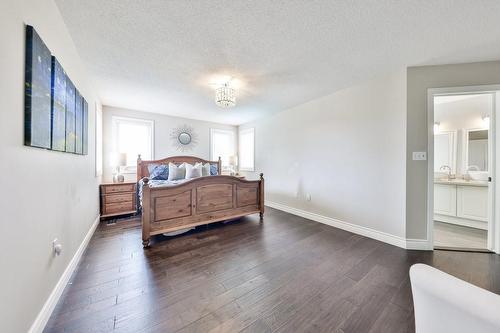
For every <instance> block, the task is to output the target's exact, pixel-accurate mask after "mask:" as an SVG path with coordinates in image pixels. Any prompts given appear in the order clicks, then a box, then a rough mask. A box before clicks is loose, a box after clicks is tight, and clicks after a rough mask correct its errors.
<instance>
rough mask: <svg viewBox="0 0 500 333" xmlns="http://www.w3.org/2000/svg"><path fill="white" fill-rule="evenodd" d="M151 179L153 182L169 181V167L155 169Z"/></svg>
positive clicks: (160, 166) (162, 165)
mask: <svg viewBox="0 0 500 333" xmlns="http://www.w3.org/2000/svg"><path fill="white" fill-rule="evenodd" d="M149 178H151V179H153V180H167V179H168V165H165V164H160V165H157V166H155V167H154V168H153V170H152V171H151V172H150V173H149Z"/></svg>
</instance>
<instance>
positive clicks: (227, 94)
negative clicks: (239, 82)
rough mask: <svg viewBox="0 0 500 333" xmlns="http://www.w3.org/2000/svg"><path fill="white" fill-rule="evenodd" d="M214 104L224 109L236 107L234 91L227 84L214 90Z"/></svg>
mask: <svg viewBox="0 0 500 333" xmlns="http://www.w3.org/2000/svg"><path fill="white" fill-rule="evenodd" d="M215 104H217V105H218V106H220V107H221V108H224V109H227V108H232V107H233V106H235V105H236V90H235V89H234V88H232V87H230V86H229V82H226V83H224V84H223V85H222V86H220V87H218V88H216V89H215Z"/></svg>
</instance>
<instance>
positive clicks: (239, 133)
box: [238, 127, 255, 172]
mask: <svg viewBox="0 0 500 333" xmlns="http://www.w3.org/2000/svg"><path fill="white" fill-rule="evenodd" d="M247 133H252V136H253V151H252V155H253V158H252V160H253V164H252V166H251V167H244V166H242V165H241V163H239V169H240V170H241V171H252V172H253V171H255V127H249V128H245V129H242V130H239V131H238V153H239V157H240V160H241V152H242V149H241V142H242V140H241V136H242V135H243V134H247Z"/></svg>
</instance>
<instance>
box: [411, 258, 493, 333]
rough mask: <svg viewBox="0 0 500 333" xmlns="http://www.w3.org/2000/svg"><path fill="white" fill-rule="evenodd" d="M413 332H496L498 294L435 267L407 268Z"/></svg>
mask: <svg viewBox="0 0 500 333" xmlns="http://www.w3.org/2000/svg"><path fill="white" fill-rule="evenodd" d="M410 280H411V290H412V294H413V304H414V308H415V327H416V333H438V332H439V333H447V332H450V333H461V332H464V333H499V332H500V296H499V295H496V294H494V293H491V292H489V291H487V290H484V289H482V288H479V287H476V286H474V285H472V284H470V283H468V282H465V281H462V280H460V279H457V278H456V277H454V276H451V275H449V274H446V273H444V272H441V271H440V270H438V269H435V268H433V267H430V266H427V265H424V264H415V265H413V266H411V268H410Z"/></svg>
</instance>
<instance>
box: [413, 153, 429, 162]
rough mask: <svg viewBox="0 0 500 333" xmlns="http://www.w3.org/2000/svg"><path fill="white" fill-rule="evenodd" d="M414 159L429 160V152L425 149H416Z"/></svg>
mask: <svg viewBox="0 0 500 333" xmlns="http://www.w3.org/2000/svg"><path fill="white" fill-rule="evenodd" d="M413 160H414V161H425V160H427V152H425V151H414V152H413Z"/></svg>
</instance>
